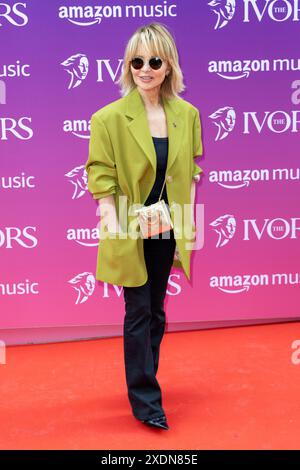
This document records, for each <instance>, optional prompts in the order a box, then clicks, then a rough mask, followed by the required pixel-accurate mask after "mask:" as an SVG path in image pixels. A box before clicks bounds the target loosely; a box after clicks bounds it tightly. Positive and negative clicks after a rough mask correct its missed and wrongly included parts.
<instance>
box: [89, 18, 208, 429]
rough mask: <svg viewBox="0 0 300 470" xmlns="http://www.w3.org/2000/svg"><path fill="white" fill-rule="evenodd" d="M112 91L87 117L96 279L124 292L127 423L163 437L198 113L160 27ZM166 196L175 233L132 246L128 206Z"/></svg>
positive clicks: (144, 32)
mask: <svg viewBox="0 0 300 470" xmlns="http://www.w3.org/2000/svg"><path fill="white" fill-rule="evenodd" d="M118 83H119V84H120V85H121V89H122V90H121V92H122V95H123V97H122V98H120V99H118V100H116V101H114V102H112V103H110V104H108V105H106V106H104V107H103V108H101V109H99V110H98V111H97V112H95V113H94V114H93V115H92V118H91V138H90V146H89V157H88V160H87V162H86V165H85V168H86V171H87V173H88V189H89V191H90V192H91V193H92V194H93V197H94V199H99V201H101V202H100V216H101V221H100V241H99V249H98V256H97V267H96V271H97V272H96V279H98V280H101V281H106V282H109V283H113V284H116V285H122V286H123V293H124V301H125V318H124V359H125V372H126V382H127V387H128V398H129V401H130V404H131V407H132V412H133V415H134V416H135V417H136V418H137V419H139V420H140V421H141V422H143V423H145V424H147V425H150V426H154V427H156V428H161V429H169V426H168V423H167V419H166V415H165V412H164V410H163V407H162V397H161V389H160V386H159V384H158V381H157V379H156V373H157V369H158V360H159V349H160V344H161V340H162V337H163V334H164V330H165V323H166V318H165V311H164V299H165V295H166V290H167V283H168V277H169V274H170V271H171V268H172V266H176V267H179V268H181V269H183V271H184V273H185V275H186V277H187V279H190V256H191V246H192V247H193V242H194V240H195V237H194V234H193V233H192V229H193V228H195V222H194V198H195V184H194V183H195V181H194V180H196V181H199V178H200V176H199V174H200V173H201V172H202V169H201V168H200V167H199V166H198V165H196V163H195V162H194V158H195V157H196V156H199V155H202V141H201V125H200V118H199V112H198V110H197V108H195V107H194V106H193V105H192V104H191V103H189V102H187V101H185V100H183V99H182V98H180V97H179V96H178V92H181V91H183V90H184V88H185V86H184V85H183V78H182V72H181V69H180V67H179V63H178V52H177V48H176V45H175V42H174V39H173V37H172V36H171V34H170V32H169V31H168V29H167V28H166V27H165V26H164V25H162V24H159V23H151V24H149V25H147V26H144V27H141V28H139V29H138V30H137V31H136V32H135V33H134V34H133V36H132V37H131V38H130V40H129V42H128V44H127V47H126V51H125V57H124V65H123V69H122V74H121V77H120V79H119V82H118ZM193 178H194V180H193ZM164 182H165V186H163V185H164ZM162 189H163V192H162V199H164V201H165V202H166V204H168V207H169V209H170V214H171V219H172V223H173V228H171V229H170V230H169V231H168V232H164V233H161V234H159V235H156V236H154V237H153V238H152V237H151V238H142V237H141V236H136V234H138V235H140V234H139V227H138V219H137V215H136V213H135V211H134V210H133V206H135V208H136V204H138V205H139V207H141V206H143V205H145V206H147V205H149V204H152V203H154V202H157V200H158V198H159V195H160V193H161V190H162ZM172 206H173V207H174V212H175V213H174V212H173V211H172V209H171V208H172ZM186 206H188V210H186ZM191 240H192V243H191ZM188 242H190V243H188Z"/></svg>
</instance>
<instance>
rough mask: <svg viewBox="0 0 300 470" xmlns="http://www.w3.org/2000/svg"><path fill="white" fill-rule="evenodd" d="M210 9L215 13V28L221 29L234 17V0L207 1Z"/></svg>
mask: <svg viewBox="0 0 300 470" xmlns="http://www.w3.org/2000/svg"><path fill="white" fill-rule="evenodd" d="M208 5H209V6H210V7H211V10H212V11H213V12H214V13H215V14H216V15H217V22H216V24H215V29H221V28H223V26H226V25H227V24H228V22H229V21H230V20H232V18H233V17H234V13H235V0H212V1H211V2H209V3H208Z"/></svg>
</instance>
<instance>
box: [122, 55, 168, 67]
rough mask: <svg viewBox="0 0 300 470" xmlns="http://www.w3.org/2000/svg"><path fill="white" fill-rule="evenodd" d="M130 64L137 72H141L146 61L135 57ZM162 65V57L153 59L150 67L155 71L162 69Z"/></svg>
mask: <svg viewBox="0 0 300 470" xmlns="http://www.w3.org/2000/svg"><path fill="white" fill-rule="evenodd" d="M130 63H131V65H132V67H133V68H134V69H135V70H139V69H141V68H142V67H143V65H144V63H145V62H144V59H142V58H141V57H135V58H134V59H132V60H131V61H130ZM162 63H163V61H162V60H161V58H160V57H151V59H150V60H149V65H150V67H151V68H152V69H153V70H158V69H160V68H161V66H162Z"/></svg>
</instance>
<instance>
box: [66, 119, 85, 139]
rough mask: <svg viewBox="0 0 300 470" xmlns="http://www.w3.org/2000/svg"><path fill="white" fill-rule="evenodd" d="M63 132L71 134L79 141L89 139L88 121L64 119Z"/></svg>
mask: <svg viewBox="0 0 300 470" xmlns="http://www.w3.org/2000/svg"><path fill="white" fill-rule="evenodd" d="M63 131H64V132H65V133H69V134H73V135H74V136H75V137H78V138H79V139H86V140H88V139H89V138H90V120H88V121H87V120H86V119H66V120H65V121H64V122H63Z"/></svg>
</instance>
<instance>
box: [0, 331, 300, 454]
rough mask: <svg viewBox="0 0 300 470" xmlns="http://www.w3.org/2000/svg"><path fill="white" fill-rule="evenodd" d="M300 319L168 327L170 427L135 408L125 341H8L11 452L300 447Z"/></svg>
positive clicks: (2, 411) (2, 437) (5, 421)
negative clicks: (297, 357) (297, 345)
mask: <svg viewBox="0 0 300 470" xmlns="http://www.w3.org/2000/svg"><path fill="white" fill-rule="evenodd" d="M299 338H300V327H299V324H298V323H297V322H296V323H283V324H274V325H266V326H250V327H239V328H225V329H215V330H204V331H193V332H184V333H166V334H165V336H164V338H163V342H162V346H161V357H160V367H159V371H158V380H159V383H160V385H161V388H162V392H163V407H164V409H165V412H166V415H167V418H168V422H169V425H170V429H169V430H168V431H164V430H157V429H153V428H149V427H146V426H145V425H144V424H142V423H140V422H139V421H137V420H136V419H135V418H134V417H133V415H132V414H131V408H130V405H129V401H128V398H127V389H126V383H125V372H124V366H123V338H112V339H100V340H96V341H95V340H93V341H81V342H68V343H53V344H47V345H33V346H31V345H30V346H16V347H8V348H7V358H6V361H7V364H6V365H0V374H1V385H0V391H1V404H0V416H1V419H0V448H1V449H111V450H112V449H299V448H300V441H299V422H300V399H299V397H300V364H299V365H295V364H293V363H292V361H291V356H292V353H293V349H292V348H291V345H292V343H293V341H294V340H297V339H299Z"/></svg>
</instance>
